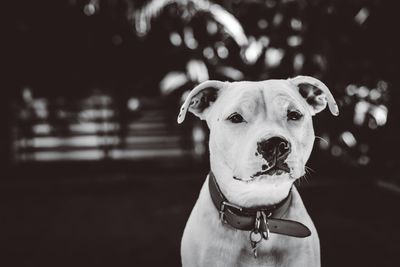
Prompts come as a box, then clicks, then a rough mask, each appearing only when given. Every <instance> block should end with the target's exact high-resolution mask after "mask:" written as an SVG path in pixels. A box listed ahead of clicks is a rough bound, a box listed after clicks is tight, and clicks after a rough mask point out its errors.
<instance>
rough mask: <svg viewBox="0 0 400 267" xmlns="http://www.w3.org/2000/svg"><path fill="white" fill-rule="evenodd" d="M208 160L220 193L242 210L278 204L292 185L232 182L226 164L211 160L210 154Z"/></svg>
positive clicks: (288, 183)
mask: <svg viewBox="0 0 400 267" xmlns="http://www.w3.org/2000/svg"><path fill="white" fill-rule="evenodd" d="M210 159H211V160H210V166H211V171H212V172H213V173H214V175H215V177H216V181H217V182H218V185H219V188H220V190H221V192H222V193H223V194H224V196H225V197H226V198H227V199H228V200H229V201H230V202H231V203H232V204H235V205H238V206H241V207H244V208H251V207H254V206H269V205H274V204H276V203H279V202H281V201H282V200H283V199H284V198H286V197H287V195H288V193H289V191H290V189H291V187H292V185H293V181H285V182H280V183H279V184H278V185H276V184H272V183H270V182H269V181H268V180H267V179H265V180H260V181H254V182H252V181H251V182H248V183H246V182H243V181H237V180H234V178H233V176H232V170H231V169H229V167H228V166H227V164H225V163H224V162H221V161H219V160H216V159H213V157H212V154H211V155H210ZM243 183H246V184H243Z"/></svg>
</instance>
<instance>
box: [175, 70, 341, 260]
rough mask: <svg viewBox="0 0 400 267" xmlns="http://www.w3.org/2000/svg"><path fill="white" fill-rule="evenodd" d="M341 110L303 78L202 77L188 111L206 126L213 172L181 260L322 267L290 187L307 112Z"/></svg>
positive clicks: (306, 142)
mask: <svg viewBox="0 0 400 267" xmlns="http://www.w3.org/2000/svg"><path fill="white" fill-rule="evenodd" d="M326 106H328V107H329V109H330V111H331V112H332V114H334V115H338V114H339V110H338V107H337V105H336V103H335V100H334V98H333V96H332V94H331V93H330V91H329V89H328V88H327V87H326V86H325V84H323V83H322V82H321V81H319V80H317V79H315V78H312V77H307V76H298V77H295V78H292V79H288V80H266V81H260V82H234V83H229V82H220V81H207V82H204V83H202V84H200V85H198V86H197V87H196V88H194V89H193V90H192V91H191V93H190V94H189V96H188V97H187V99H186V101H185V102H184V104H183V105H182V107H181V110H180V114H179V116H178V122H179V123H182V122H183V121H184V119H185V116H186V115H187V111H190V112H191V113H193V114H194V115H196V116H197V117H199V118H200V119H202V120H205V121H206V122H207V125H208V127H209V128H210V139H209V150H210V166H211V170H210V173H209V175H208V176H207V178H206V180H205V182H204V185H203V187H202V189H201V191H200V195H199V198H198V200H197V202H196V204H195V206H194V208H193V210H192V213H191V215H190V217H189V219H188V221H187V224H186V227H185V230H184V234H183V237H182V244H181V256H182V264H183V266H185V267H192V266H207V267H209V266H296V267H300V266H305V267H313V266H320V249H319V239H318V234H317V231H316V229H315V227H314V224H313V222H312V220H311V218H310V216H309V215H308V213H307V210H306V208H305V207H304V205H303V202H302V200H301V198H300V195H299V193H298V192H297V190H296V187H295V186H294V185H293V183H294V181H296V179H299V178H300V177H302V176H303V175H304V174H305V164H306V162H307V160H308V158H309V156H310V153H311V150H312V147H313V143H314V138H315V137H314V130H313V124H312V116H314V115H316V114H317V113H319V112H321V111H322V110H324V109H325V107H326Z"/></svg>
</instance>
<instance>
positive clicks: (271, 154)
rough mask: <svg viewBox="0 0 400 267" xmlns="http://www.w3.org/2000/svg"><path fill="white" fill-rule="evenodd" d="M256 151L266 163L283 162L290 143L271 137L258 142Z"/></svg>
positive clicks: (288, 151)
mask: <svg viewBox="0 0 400 267" xmlns="http://www.w3.org/2000/svg"><path fill="white" fill-rule="evenodd" d="M257 151H258V153H260V154H261V155H262V156H263V158H264V159H266V160H267V162H271V161H275V160H285V159H286V158H287V156H288V155H289V153H290V143H289V142H288V141H287V140H286V139H283V138H281V137H277V136H276V137H271V138H269V139H267V140H263V141H261V142H259V143H258V144H257Z"/></svg>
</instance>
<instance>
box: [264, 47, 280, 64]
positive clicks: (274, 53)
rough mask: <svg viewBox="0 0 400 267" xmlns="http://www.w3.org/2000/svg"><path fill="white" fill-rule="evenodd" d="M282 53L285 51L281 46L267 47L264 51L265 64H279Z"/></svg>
mask: <svg viewBox="0 0 400 267" xmlns="http://www.w3.org/2000/svg"><path fill="white" fill-rule="evenodd" d="M284 54H285V51H284V50H283V49H282V48H274V47H270V48H268V49H267V51H266V52H265V64H266V65H267V66H268V67H271V68H274V67H277V66H279V64H281V61H282V58H283V56H284Z"/></svg>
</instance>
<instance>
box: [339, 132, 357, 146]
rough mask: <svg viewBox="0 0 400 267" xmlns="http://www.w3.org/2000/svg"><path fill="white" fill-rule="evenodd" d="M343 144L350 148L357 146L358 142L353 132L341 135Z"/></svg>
mask: <svg viewBox="0 0 400 267" xmlns="http://www.w3.org/2000/svg"><path fill="white" fill-rule="evenodd" d="M341 138H342V140H343V142H344V143H345V144H346V145H347V146H348V147H350V148H352V147H355V146H356V145H357V140H356V138H355V137H354V135H353V134H352V133H351V132H348V131H346V132H343V133H342V135H341Z"/></svg>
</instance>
